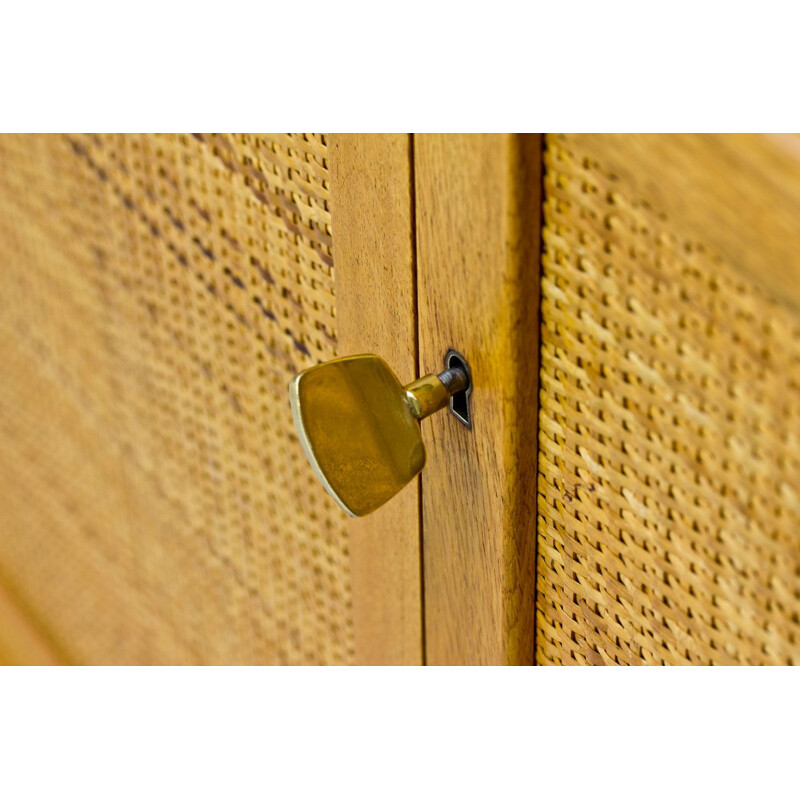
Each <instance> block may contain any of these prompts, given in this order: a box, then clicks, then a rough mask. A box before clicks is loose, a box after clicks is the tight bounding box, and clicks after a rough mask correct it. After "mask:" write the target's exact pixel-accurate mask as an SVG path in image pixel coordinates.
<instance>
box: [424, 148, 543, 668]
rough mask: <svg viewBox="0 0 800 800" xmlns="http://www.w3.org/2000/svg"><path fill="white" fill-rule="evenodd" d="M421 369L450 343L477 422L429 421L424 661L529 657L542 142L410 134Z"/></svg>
mask: <svg viewBox="0 0 800 800" xmlns="http://www.w3.org/2000/svg"><path fill="white" fill-rule="evenodd" d="M414 153H415V177H416V219H417V278H418V287H419V295H418V300H419V332H420V369H421V371H422V372H423V373H424V372H431V371H435V370H438V369H440V368H441V366H442V358H443V356H444V354H445V352H446V351H447V349H448V348H450V347H453V348H454V349H456V350H458V351H459V352H460V353H462V354H463V355H464V356H465V357H466V358H467V360H468V362H469V364H470V366H471V368H472V373H473V379H474V391H473V395H472V412H473V419H474V422H473V430H472V431H469V430H467V429H466V428H465V427H464V426H462V425H461V424H460V423H458V422H457V421H456V420H455V419H454V418H453V416H452V415H450V414H448V413H442V414H437V415H435V416H434V417H432V418H430V419H428V420H425V421H423V423H422V429H423V438H424V440H425V444H426V447H427V450H428V464H427V466H426V468H425V470H424V471H423V474H422V493H423V503H422V506H423V541H424V548H423V549H424V584H425V591H424V596H425V636H426V656H427V662H428V663H430V664H529V663H532V661H533V645H534V642H533V639H534V560H535V539H536V508H535V502H536V491H535V485H536V418H537V367H538V365H537V353H538V263H539V261H538V256H539V217H540V207H539V203H540V191H541V189H540V183H541V178H540V169H541V138H540V137H539V136H535V135H533V136H516V135H455V136H454V135H421V136H415V138H414Z"/></svg>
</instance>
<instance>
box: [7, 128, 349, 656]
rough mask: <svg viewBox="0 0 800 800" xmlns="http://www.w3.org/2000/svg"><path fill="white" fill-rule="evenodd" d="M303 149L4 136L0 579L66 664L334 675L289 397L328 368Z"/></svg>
mask: <svg viewBox="0 0 800 800" xmlns="http://www.w3.org/2000/svg"><path fill="white" fill-rule="evenodd" d="M327 176H328V173H327V164H326V144H325V139H324V137H321V136H316V135H304V134H298V135H275V136H273V135H263V136H262V135H253V136H233V135H224V136H222V135H220V136H188V135H187V136H152V135H142V136H130V135H115V136H86V135H81V136H73V135H69V136H46V137H30V136H22V137H16V136H14V137H12V136H2V137H0V268H1V269H2V281H0V363H2V374H1V377H0V436H1V437H2V438H0V577H1V578H2V580H3V582H4V583H6V584H8V586H9V588H10V590H11V591H13V592H14V593H15V594H16V595H17V597H18V598H19V599H20V602H21V603H22V604H23V605H25V606H26V607H27V608H28V609H29V610H31V611H32V612H33V613H34V614H35V615H36V617H37V618H38V621H39V623H40V624H41V626H42V627H43V628H44V629H45V630H46V631H48V632H49V634H50V636H51V637H52V638H53V639H54V641H55V642H56V643H57V646H58V647H59V648H60V650H61V652H62V653H63V655H64V657H65V659H67V660H68V661H74V662H85V663H250V662H257V663H320V662H321V663H349V662H351V661H352V659H353V644H352V623H351V607H350V584H349V570H348V552H347V540H346V537H345V531H344V527H343V524H342V515H341V513H340V512H339V511H338V509H336V507H335V505H334V503H333V501H331V500H329V499H328V498H327V496H326V495H325V493H324V492H320V491H319V490H318V488H317V486H316V485H315V479H314V477H313V475H312V473H311V471H310V468H309V467H308V465H307V464H306V461H305V458H304V456H303V453H302V450H301V448H300V447H299V445H298V442H297V440H296V437H295V435H294V433H293V427H292V421H291V414H290V411H289V408H288V400H287V398H288V394H287V384H288V381H289V379H290V378H291V376H292V375H294V374H295V373H296V372H297V371H299V370H301V369H303V368H305V367H308V366H310V365H312V364H314V363H316V362H317V361H319V360H322V359H326V358H330V357H332V356H334V355H336V326H335V312H334V294H333V265H332V243H331V230H330V215H329V210H328V201H327V198H328V184H327Z"/></svg>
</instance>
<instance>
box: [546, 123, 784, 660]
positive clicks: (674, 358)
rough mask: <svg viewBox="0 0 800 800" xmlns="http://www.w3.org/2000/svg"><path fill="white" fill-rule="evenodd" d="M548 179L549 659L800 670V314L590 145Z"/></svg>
mask: <svg viewBox="0 0 800 800" xmlns="http://www.w3.org/2000/svg"><path fill="white" fill-rule="evenodd" d="M545 166H546V177H545V204H544V229H543V239H544V245H543V246H544V254H543V273H542V286H541V289H542V324H541V334H542V343H541V375H540V381H541V383H540V386H541V389H540V402H541V406H540V434H539V435H540V441H539V445H540V449H539V512H538V513H539V521H538V575H537V636H536V646H537V661H538V662H540V663H545V664H614V663H617V664H762V663H782V664H792V663H798V662H800V322H798V317H797V315H796V313H795V312H793V311H792V310H791V309H790V308H789V307H788V305H782V304H780V303H778V302H775V301H773V300H772V299H770V298H769V297H768V296H766V295H765V294H764V293H762V292H761V291H760V290H759V289H758V288H756V287H755V286H754V285H753V284H752V282H750V281H749V279H747V278H745V277H743V276H742V275H741V274H740V273H739V272H737V271H736V270H735V269H734V268H733V267H732V266H731V265H730V264H729V263H726V262H725V261H723V260H722V259H721V258H720V257H718V256H716V255H715V253H714V252H711V251H710V249H709V248H707V247H705V246H704V244H703V242H700V241H694V240H690V239H687V238H684V237H683V236H682V235H681V231H680V230H676V229H675V228H674V226H672V225H671V224H670V220H669V219H667V218H665V216H664V215H663V214H661V213H659V211H658V210H657V209H654V208H651V207H649V206H648V205H647V204H646V203H645V202H643V201H642V200H641V199H640V198H637V197H636V196H632V195H631V193H629V192H627V191H626V187H625V185H624V184H623V183H621V182H620V181H619V180H617V179H615V177H614V175H612V174H609V172H608V171H607V170H606V169H604V165H603V164H602V163H598V161H597V160H595V159H592V158H589V157H587V156H586V155H585V154H584V153H582V152H581V151H580V148H579V147H576V146H575V145H574V141H573V140H572V139H571V137H569V136H549V137H548V138H547V144H546V155H545ZM742 224H747V223H746V221H743V222H742Z"/></svg>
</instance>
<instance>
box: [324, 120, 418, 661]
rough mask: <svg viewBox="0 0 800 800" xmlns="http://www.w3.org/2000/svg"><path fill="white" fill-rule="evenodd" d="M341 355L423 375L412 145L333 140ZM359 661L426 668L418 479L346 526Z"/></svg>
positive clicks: (397, 140) (395, 139)
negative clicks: (365, 356)
mask: <svg viewBox="0 0 800 800" xmlns="http://www.w3.org/2000/svg"><path fill="white" fill-rule="evenodd" d="M329 162H330V163H329V167H330V171H331V204H332V206H331V213H332V229H333V242H334V263H335V278H336V284H335V286H336V313H337V329H338V339H339V354H340V355H353V354H358V353H377V354H378V355H380V356H382V357H383V358H384V359H385V360H386V361H387V363H388V364H389V365H390V366H391V367H392V369H394V371H395V373H396V374H397V376H398V377H399V378H400V380H401V381H402V382H404V383H408V382H410V381H411V380H413V379H414V378H415V377H416V376H417V344H416V341H417V331H416V324H417V323H416V311H415V308H416V300H415V293H416V287H415V275H414V269H415V264H414V258H415V253H414V238H413V236H414V228H413V217H412V215H413V195H412V177H411V176H412V172H411V138H410V136H408V135H406V134H372V135H370V134H364V135H361V134H353V135H349V134H341V135H331V136H330V137H329ZM348 532H349V536H350V556H351V565H352V591H353V618H354V626H355V646H356V661H357V663H359V664H421V663H422V661H423V643H422V597H421V594H422V582H421V575H420V568H421V563H420V529H419V481H418V480H415V481H413V482H412V484H411V485H409V486H407V487H406V488H405V489H404V490H403V491H402V492H400V494H399V495H397V496H396V497H395V498H393V499H392V500H391V501H390V502H389V503H388V504H387V505H386V506H384V507H383V508H381V509H379V510H378V511H376V512H375V513H373V514H371V515H370V516H368V517H364V518H361V519H353V520H351V521H350V522H349V529H348Z"/></svg>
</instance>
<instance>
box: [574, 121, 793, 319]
mask: <svg viewBox="0 0 800 800" xmlns="http://www.w3.org/2000/svg"><path fill="white" fill-rule="evenodd" d="M567 141H568V142H569V145H570V146H572V147H574V148H575V150H576V151H577V152H583V153H586V154H588V155H589V156H590V157H591V158H593V159H597V161H598V162H599V163H600V164H601V165H602V166H603V168H604V169H606V170H608V171H609V172H610V173H611V174H612V175H614V176H616V177H617V178H618V179H619V180H620V183H621V185H624V187H625V190H626V191H630V192H633V193H635V194H636V195H637V196H638V197H641V198H643V199H644V200H646V201H647V202H648V203H650V204H651V205H652V207H653V209H654V210H655V211H656V212H659V213H661V214H665V215H666V217H667V218H668V219H669V220H670V222H671V223H672V224H673V225H675V226H676V227H677V228H679V229H680V230H682V231H685V233H686V235H687V236H688V237H690V238H696V239H697V240H699V241H702V242H705V243H707V244H708V245H710V246H711V247H712V248H713V249H714V250H715V251H716V253H717V254H718V255H720V256H722V257H724V258H725V259H726V260H727V261H728V262H729V263H731V264H732V265H733V266H735V267H736V268H737V269H740V270H741V271H742V273H743V274H744V275H746V276H747V277H748V278H750V279H752V280H753V281H755V282H756V284H757V285H759V286H760V287H761V288H763V289H764V290H766V291H767V292H768V293H769V294H770V295H771V296H772V297H774V298H775V299H777V300H782V301H784V302H787V303H788V304H790V305H792V306H793V307H794V308H795V310H797V309H800V251H798V249H797V241H798V239H800V137H798V136H797V135H795V134H724V135H720V134H630V133H625V134H603V135H598V134H580V135H576V134H571V135H569V136H568V137H567Z"/></svg>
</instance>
